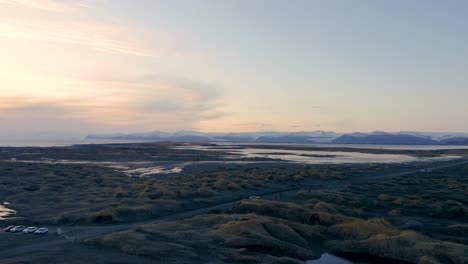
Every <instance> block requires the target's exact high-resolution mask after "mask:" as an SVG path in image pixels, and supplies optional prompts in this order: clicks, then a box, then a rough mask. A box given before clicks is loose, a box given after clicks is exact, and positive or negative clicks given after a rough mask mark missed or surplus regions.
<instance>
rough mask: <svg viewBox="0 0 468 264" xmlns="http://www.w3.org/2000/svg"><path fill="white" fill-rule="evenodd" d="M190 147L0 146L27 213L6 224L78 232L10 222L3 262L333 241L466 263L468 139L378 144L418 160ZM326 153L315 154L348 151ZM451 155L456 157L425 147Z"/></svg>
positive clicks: (203, 256)
mask: <svg viewBox="0 0 468 264" xmlns="http://www.w3.org/2000/svg"><path fill="white" fill-rule="evenodd" d="M206 146H207V145H206V144H204V147H203V148H206ZM209 146H210V145H209ZM186 147H187V144H170V143H158V144H156V143H154V144H153V143H138V144H110V145H78V146H66V147H45V148H39V147H29V148H0V160H1V161H0V198H1V200H2V201H8V202H9V203H10V204H8V205H7V208H9V209H10V210H14V211H15V212H16V214H15V215H14V217H8V216H5V217H4V218H5V219H4V220H2V221H0V222H1V223H4V225H5V226H7V225H10V224H25V225H47V226H50V227H51V230H56V229H58V228H60V230H61V231H62V234H65V235H66V236H67V237H68V238H71V239H72V242H70V241H69V240H67V239H64V238H63V237H60V236H58V235H57V234H55V233H54V232H51V234H49V236H48V237H45V238H40V239H36V240H35V239H34V238H30V237H28V239H22V235H17V234H9V233H4V232H1V233H0V245H1V246H2V251H0V259H1V260H2V263H21V262H32V263H48V260H49V258H48V256H52V255H53V256H54V259H56V260H57V261H59V262H62V263H86V262H87V261H90V260H92V259H98V260H99V262H100V263H115V262H112V259H113V258H115V257H119V258H120V259H122V261H123V263H304V261H307V260H313V259H318V258H320V256H321V255H322V254H324V253H327V252H330V253H336V254H344V256H346V254H355V255H356V254H357V255H362V256H372V257H378V258H382V259H389V260H392V261H395V262H396V261H401V262H402V263H403V262H409V263H465V262H467V261H468V256H467V252H468V241H467V240H468V239H467V237H468V233H467V232H468V231H467V230H468V229H467V226H466V222H467V221H468V195H467V193H468V178H467V176H468V161H467V160H466V158H465V155H466V154H467V150H456V149H449V150H372V152H374V151H376V152H378V153H368V154H371V155H379V154H382V155H387V154H391V155H410V156H412V157H415V158H416V160H414V161H412V162H392V163H388V162H371V163H366V162H365V163H346V162H345V163H341V164H329V163H323V164H308V163H305V162H291V161H288V160H284V159H281V158H278V157H275V156H278V155H279V156H281V155H284V154H285V153H290V152H288V150H291V148H292V146H283V147H277V149H275V150H273V149H271V148H267V149H269V151H267V152H265V147H261V148H258V152H260V153H261V154H260V155H265V154H264V153H268V154H267V155H268V156H266V157H260V158H259V157H255V158H257V159H255V158H253V157H245V156H244V155H241V154H238V153H232V151H231V150H230V149H227V148H224V149H223V148H218V149H216V150H210V149H209V148H208V149H195V148H199V145H195V146H193V145H190V146H189V147H190V148H189V149H185V148H186ZM194 147H195V148H194ZM248 148H251V146H249V147H248ZM294 148H295V149H294V151H299V152H300V154H299V155H304V153H303V152H301V149H297V148H298V147H297V146H294ZM236 149H237V150H238V151H239V149H242V147H241V146H239V147H236ZM302 151H307V149H306V150H302ZM314 151H316V150H314ZM349 151H350V150H349V149H348V150H346V152H349ZM317 152H320V151H317ZM329 152H333V150H330V149H326V150H324V151H323V154H317V155H316V154H315V153H314V155H312V156H311V157H309V158H315V159H320V158H323V159H330V158H333V156H339V155H340V152H342V150H336V153H334V154H333V155H331V154H329ZM356 152H359V151H358V150H356ZM31 153H34V154H31ZM271 153H273V154H271ZM446 156H456V158H449V159H445V158H444V159H437V158H436V159H426V158H427V157H446ZM421 157H423V159H420V158H421ZM65 161H66V162H65ZM180 164H184V166H183V167H181V168H183V169H181V170H173V171H169V172H166V173H161V171H160V168H159V167H158V166H160V167H161V168H163V169H170V168H175V167H178V166H179V165H180ZM145 168H146V169H145ZM129 170H134V171H133V173H130V172H129ZM153 172H154V173H153ZM140 173H143V174H145V175H143V176H142V175H141V174H140ZM253 196H254V198H252V197H253ZM249 197H250V199H249ZM25 252H26V253H27V254H25Z"/></svg>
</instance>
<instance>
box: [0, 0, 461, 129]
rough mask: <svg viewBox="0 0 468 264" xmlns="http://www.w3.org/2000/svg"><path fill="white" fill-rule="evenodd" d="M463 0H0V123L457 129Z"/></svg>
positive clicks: (34, 125)
mask: <svg viewBox="0 0 468 264" xmlns="http://www.w3.org/2000/svg"><path fill="white" fill-rule="evenodd" d="M467 12H468V2H467V1H463V0H459V1H458V0H447V1H431V0H426V1H403V0H394V1H375V0H360V1H348V0H342V1H338V0H321V1H320V0H293V1H286V0H190V1H187V0H171V1H167V0H165V1H159V0H76V1H71V0H0V127H1V131H0V137H7V138H8V137H22V136H24V137H26V136H31V135H62V136H63V135H85V134H88V133H109V132H143V131H154V130H163V131H174V130H182V129H185V130H198V131H206V132H221V131H222V132H243V131H312V130H333V131H338V132H353V131H363V132H364V131H374V130H379V131H401V130H413V131H431V132H447V131H452V132H468V115H467V114H468V103H467V98H468V78H467V76H468V75H467V72H468V60H467V59H466V58H467V57H468V31H467V27H466V25H468V16H466V14H467Z"/></svg>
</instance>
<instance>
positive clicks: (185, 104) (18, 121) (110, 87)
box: [0, 76, 221, 132]
mask: <svg viewBox="0 0 468 264" xmlns="http://www.w3.org/2000/svg"><path fill="white" fill-rule="evenodd" d="M73 83H74V85H72V84H73ZM60 84H61V85H66V87H64V88H63V89H64V90H63V94H68V96H63V97H61V98H40V97H38V93H40V92H41V91H37V92H36V93H37V94H30V95H29V96H25V95H24V94H22V95H20V94H18V95H17V96H12V95H10V96H2V95H0V126H2V127H3V126H7V125H8V124H10V126H11V124H13V123H14V124H15V125H18V128H19V127H21V129H22V130H24V129H26V130H30V131H35V132H40V131H43V130H44V129H49V128H50V129H54V130H56V131H63V130H66V129H67V128H66V127H63V128H61V126H63V125H64V124H66V126H67V127H74V128H75V129H76V130H80V131H88V132H91V131H103V130H107V131H117V130H118V131H131V130H132V129H133V130H135V129H140V130H141V129H145V130H146V129H181V128H193V127H195V126H196V124H197V123H198V122H200V121H203V120H207V119H212V118H215V117H219V112H217V107H218V102H219V99H220V96H221V94H220V93H219V92H218V89H217V87H216V86H213V85H209V84H205V83H201V82H194V81H190V80H184V79H179V78H164V77H159V76H153V77H145V78H131V77H127V78H123V77H122V76H120V77H118V78H116V80H107V79H100V80H96V79H93V80H70V81H69V85H67V83H66V82H61V83H60ZM51 86H53V83H51ZM76 86H83V87H88V88H87V89H81V90H79V91H75V92H73V87H76Z"/></svg>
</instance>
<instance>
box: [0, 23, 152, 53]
mask: <svg viewBox="0 0 468 264" xmlns="http://www.w3.org/2000/svg"><path fill="white" fill-rule="evenodd" d="M0 37H9V38H16V39H29V40H31V39H32V40H43V41H52V42H58V43H64V44H73V45H82V46H87V47H90V48H93V49H96V50H99V51H104V52H110V53H117V54H128V55H137V56H153V55H155V52H152V51H150V50H149V49H145V48H141V46H142V45H141V44H139V43H136V41H132V40H131V39H132V37H131V36H130V35H129V34H128V32H127V30H126V29H125V28H123V27H119V26H114V25H105V24H79V23H67V24H65V25H58V24H41V23H31V22H30V21H21V20H11V19H0Z"/></svg>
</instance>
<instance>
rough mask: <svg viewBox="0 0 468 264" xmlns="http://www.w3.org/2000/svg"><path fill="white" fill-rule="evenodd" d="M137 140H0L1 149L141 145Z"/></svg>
mask: <svg viewBox="0 0 468 264" xmlns="http://www.w3.org/2000/svg"><path fill="white" fill-rule="evenodd" d="M141 142H148V141H141V140H140V141H138V140H99V139H97V140H94V139H93V140H85V139H75V140H73V139H72V140H21V141H20V140H1V139H0V146H1V147H65V146H71V145H77V144H112V143H141Z"/></svg>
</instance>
